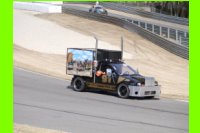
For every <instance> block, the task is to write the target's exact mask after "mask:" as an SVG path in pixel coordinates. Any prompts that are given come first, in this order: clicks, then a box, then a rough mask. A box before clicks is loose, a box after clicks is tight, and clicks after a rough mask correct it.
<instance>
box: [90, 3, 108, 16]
mask: <svg viewBox="0 0 200 133" xmlns="http://www.w3.org/2000/svg"><path fill="white" fill-rule="evenodd" d="M89 12H90V13H96V14H103V15H108V12H107V10H106V9H105V8H104V7H103V6H101V5H93V6H92V7H91V8H90V9H89Z"/></svg>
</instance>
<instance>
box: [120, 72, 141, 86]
mask: <svg viewBox="0 0 200 133" xmlns="http://www.w3.org/2000/svg"><path fill="white" fill-rule="evenodd" d="M121 76H122V77H123V78H125V79H128V81H129V82H133V83H142V84H144V83H145V77H144V76H142V75H140V74H134V75H121Z"/></svg>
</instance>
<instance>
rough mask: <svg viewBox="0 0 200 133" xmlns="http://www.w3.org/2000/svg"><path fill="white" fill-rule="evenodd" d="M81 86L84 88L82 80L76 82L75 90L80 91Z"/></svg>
mask: <svg viewBox="0 0 200 133" xmlns="http://www.w3.org/2000/svg"><path fill="white" fill-rule="evenodd" d="M81 86H82V83H81V81H80V80H76V82H75V88H76V89H78V90H79V89H81Z"/></svg>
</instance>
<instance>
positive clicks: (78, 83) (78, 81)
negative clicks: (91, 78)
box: [73, 77, 85, 92]
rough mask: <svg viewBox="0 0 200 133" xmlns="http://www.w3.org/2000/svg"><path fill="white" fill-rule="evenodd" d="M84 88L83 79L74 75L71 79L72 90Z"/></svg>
mask: <svg viewBox="0 0 200 133" xmlns="http://www.w3.org/2000/svg"><path fill="white" fill-rule="evenodd" d="M84 89H85V81H84V80H83V78H81V77H76V78H75V79H74V81H73V90H75V91H79V92H80V91H83V90H84Z"/></svg>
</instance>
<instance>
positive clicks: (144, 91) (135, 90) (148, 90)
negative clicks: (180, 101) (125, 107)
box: [128, 85, 161, 98]
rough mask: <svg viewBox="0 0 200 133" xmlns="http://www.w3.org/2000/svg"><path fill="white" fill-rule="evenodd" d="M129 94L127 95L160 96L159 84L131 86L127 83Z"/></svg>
mask: <svg viewBox="0 0 200 133" xmlns="http://www.w3.org/2000/svg"><path fill="white" fill-rule="evenodd" d="M128 87H129V90H130V94H129V96H134V97H148V96H153V97H154V98H159V97H160V93H161V91H160V88H161V86H160V85H158V86H131V85H129V86H128Z"/></svg>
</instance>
